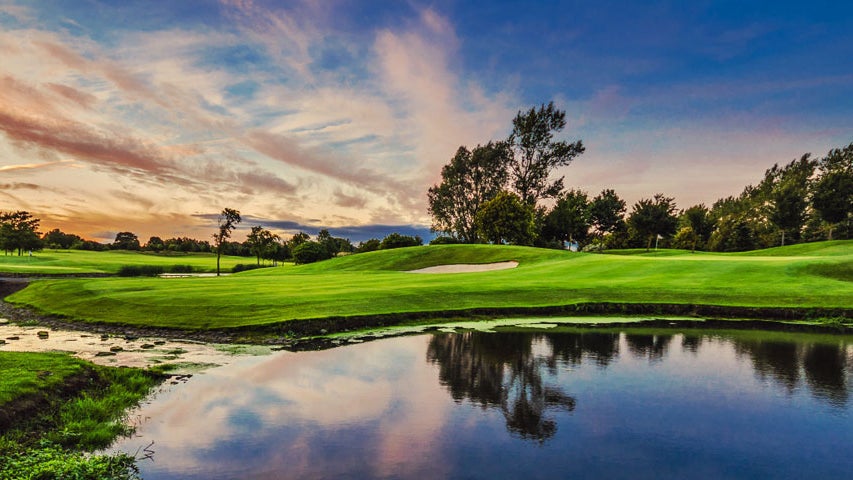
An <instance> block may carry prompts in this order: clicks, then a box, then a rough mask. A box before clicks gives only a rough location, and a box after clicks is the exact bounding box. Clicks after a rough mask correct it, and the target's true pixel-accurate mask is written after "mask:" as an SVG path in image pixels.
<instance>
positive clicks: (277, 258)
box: [269, 239, 292, 266]
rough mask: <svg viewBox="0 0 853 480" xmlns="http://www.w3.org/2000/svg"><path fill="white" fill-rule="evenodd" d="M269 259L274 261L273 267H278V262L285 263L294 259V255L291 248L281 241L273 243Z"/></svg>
mask: <svg viewBox="0 0 853 480" xmlns="http://www.w3.org/2000/svg"><path fill="white" fill-rule="evenodd" d="M269 258H270V259H271V260H272V261H273V265H276V266H277V265H278V262H284V261H286V260H288V259H289V258H292V253H291V251H290V247H288V246H287V242H283V241H281V239H278V240H276V241H275V242H273V244H272V245H271V246H270V249H269Z"/></svg>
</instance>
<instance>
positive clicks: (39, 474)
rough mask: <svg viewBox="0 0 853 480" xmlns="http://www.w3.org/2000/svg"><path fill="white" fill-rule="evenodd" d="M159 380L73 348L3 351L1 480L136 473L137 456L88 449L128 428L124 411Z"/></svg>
mask: <svg viewBox="0 0 853 480" xmlns="http://www.w3.org/2000/svg"><path fill="white" fill-rule="evenodd" d="M157 381H158V380H157V379H156V378H155V377H154V376H152V375H150V374H147V373H145V372H143V371H141V370H137V369H129V368H120V369H118V368H109V367H99V366H95V365H92V364H90V363H88V362H85V361H83V360H80V359H77V358H73V357H71V356H69V355H67V354H61V353H22V352H0V412H2V414H0V427H2V428H0V433H2V435H0V458H2V459H3V461H2V462H0V479H4V480H5V479H29V478H40V479H41V478H77V479H105V478H137V475H136V473H137V470H136V466H135V461H134V459H133V458H132V457H130V456H127V455H123V454H119V455H112V456H110V455H90V454H88V453H85V452H86V451H90V450H93V449H98V448H104V447H106V446H108V445H109V444H110V443H111V442H112V441H113V440H114V439H115V438H116V436H118V435H122V434H126V433H128V430H129V429H128V427H127V426H126V425H125V424H124V423H123V421H122V420H123V418H124V415H125V411H126V410H127V409H128V408H130V407H132V406H134V405H136V404H137V403H138V402H139V401H140V400H141V399H142V398H143V397H144V396H145V395H146V394H147V393H148V391H149V390H150V389H151V388H152V387H153V386H154V385H155V384H156V383H157Z"/></svg>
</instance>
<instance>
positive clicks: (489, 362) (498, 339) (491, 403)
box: [426, 331, 850, 442]
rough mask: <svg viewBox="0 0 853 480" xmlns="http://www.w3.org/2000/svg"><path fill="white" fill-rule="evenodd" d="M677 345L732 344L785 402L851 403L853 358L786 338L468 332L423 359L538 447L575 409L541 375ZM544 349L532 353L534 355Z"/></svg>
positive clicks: (464, 396)
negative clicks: (791, 398)
mask: <svg viewBox="0 0 853 480" xmlns="http://www.w3.org/2000/svg"><path fill="white" fill-rule="evenodd" d="M753 336H754V335H753ZM676 337H680V342H679V343H680V346H681V352H683V353H689V354H692V355H698V354H699V353H700V351H701V350H702V346H703V345H704V344H719V343H721V342H722V343H724V344H731V346H732V347H733V349H734V352H735V354H736V355H737V356H739V357H746V358H748V359H749V360H750V362H751V365H752V368H753V369H754V372H755V375H756V376H757V377H758V378H759V379H761V380H762V381H766V382H770V383H772V384H775V385H777V386H778V387H781V388H782V389H783V390H784V391H785V392H787V393H788V394H792V393H793V392H794V391H796V390H797V389H798V388H801V387H803V386H805V387H806V388H807V389H808V390H809V392H810V393H811V395H812V396H813V397H814V398H815V399H817V400H820V401H824V402H827V403H828V404H830V405H833V406H836V407H844V406H845V405H846V404H847V401H848V399H849V389H850V385H849V383H848V376H849V374H848V370H849V369H850V366H849V363H850V355H849V353H848V347H847V345H846V344H845V343H843V342H836V343H797V342H794V341H791V339H790V338H789V339H787V340H756V339H752V338H749V337H747V338H739V337H738V336H734V337H722V336H720V335H719V334H701V335H700V334H691V333H686V334H673V333H633V332H632V333H618V332H607V331H603V332H602V331H598V332H596V331H592V332H590V331H586V332H584V331H577V332H560V333H518V332H514V333H500V334H482V333H479V332H467V333H461V334H436V335H435V336H433V338H432V339H431V340H430V342H429V346H428V347H427V355H426V357H427V361H429V362H430V363H433V364H435V365H438V367H439V382H440V383H441V385H443V386H445V387H446V388H447V389H448V390H449V392H450V395H451V396H452V397H453V399H454V400H455V401H457V402H461V401H463V400H468V401H470V402H473V403H475V404H477V405H479V406H480V407H482V408H483V409H486V408H496V409H499V410H500V411H501V413H502V414H503V416H504V418H505V419H506V428H507V430H508V431H509V432H510V433H511V434H514V435H517V436H519V437H521V438H523V439H533V440H538V441H540V442H542V441H545V440H548V439H549V438H551V437H553V436H554V434H555V432H556V430H557V424H556V422H555V421H554V420H553V419H552V418H550V417H549V410H563V411H569V412H570V411H572V410H574V409H575V406H576V403H577V400H576V399H575V397H573V396H571V395H568V394H566V393H565V392H564V391H563V390H562V389H561V388H560V387H559V386H555V385H549V384H547V382H546V381H545V380H544V377H543V375H545V374H546V373H547V374H550V375H556V374H557V373H558V367H559V366H569V367H572V366H579V365H582V364H583V363H584V362H591V363H593V364H595V365H597V366H598V367H601V368H604V369H606V368H607V367H608V365H610V363H611V362H613V361H614V360H615V359H617V358H618V357H619V354H620V349H623V350H627V351H628V352H629V353H630V354H631V356H632V357H633V358H635V359H638V360H648V361H649V362H650V363H655V362H661V361H662V360H663V359H664V358H666V357H667V356H668V354H669V350H670V349H671V348H673V343H674V342H673V340H674V339H675V338H676ZM676 345H678V344H676ZM543 346H544V347H545V349H544V350H542V348H539V349H538V350H539V351H538V352H537V348H535V347H543ZM674 348H678V347H677V346H675V347H674Z"/></svg>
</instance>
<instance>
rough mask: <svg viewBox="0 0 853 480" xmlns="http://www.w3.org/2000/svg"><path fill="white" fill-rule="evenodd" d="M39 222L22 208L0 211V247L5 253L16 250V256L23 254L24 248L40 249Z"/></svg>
mask: <svg viewBox="0 0 853 480" xmlns="http://www.w3.org/2000/svg"><path fill="white" fill-rule="evenodd" d="M40 222H41V220H40V219H38V218H35V217H33V215H32V214H31V213H30V212H26V211H23V210H18V211H15V212H0V248H2V249H3V251H4V252H6V253H7V254H8V253H9V252H14V251H15V250H17V251H18V256H21V255H23V252H24V250H30V251H32V250H41V248H42V241H41V236H40V235H41V234H40V233H39V232H38V228H39V223H40Z"/></svg>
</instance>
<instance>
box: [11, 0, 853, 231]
mask: <svg viewBox="0 0 853 480" xmlns="http://www.w3.org/2000/svg"><path fill="white" fill-rule="evenodd" d="M549 101H554V102H555V104H556V106H557V107H558V108H560V109H562V110H565V112H566V119H567V126H566V128H565V129H564V130H563V131H562V132H560V133H559V134H558V135H557V138H558V139H560V140H567V141H575V140H581V141H583V143H584V145H585V146H586V152H585V153H584V154H583V155H581V156H579V157H578V158H577V159H576V160H575V161H574V162H573V163H572V164H571V165H569V166H568V167H565V168H561V169H560V170H559V171H557V172H555V175H557V176H560V175H564V176H565V184H566V186H567V187H569V188H575V189H581V190H584V191H586V192H588V193H589V194H590V196H594V195H596V194H597V193H598V192H600V191H601V190H602V189H604V188H612V189H614V190H616V192H617V193H618V194H619V195H620V196H621V197H622V198H623V199H625V200H626V201H627V202H628V204H629V209H630V205H632V204H633V203H634V202H636V201H637V200H639V199H641V198H647V197H651V196H653V195H654V194H655V193H664V194H666V195H668V196H671V197H674V198H675V200H676V203H677V205H678V206H679V207H680V208H687V207H689V206H691V205H694V204H697V203H705V204H706V205H711V204H712V203H713V202H714V201H715V200H717V199H719V198H722V197H726V196H729V195H737V194H738V193H740V191H741V190H742V189H743V187H744V186H746V185H748V184H754V183H757V182H758V181H760V179H761V177H762V176H763V173H764V171H765V170H766V169H767V168H769V167H771V166H772V165H773V164H775V163H779V164H784V163H787V162H790V161H791V160H794V159H795V158H798V157H800V156H801V155H803V154H804V153H812V154H813V155H814V156H816V157H822V156H824V155H826V153H827V152H828V151H829V150H830V149H832V148H838V147H843V146H845V145H847V144H849V143H851V142H853V2H839V1H832V2H822V1H811V2H800V1H797V2H788V1H772V2H770V1H767V2H753V1H731V2H724V1H701V0H697V1H690V2H681V1H672V2H647V1H622V2H610V1H597V2H588V1H580V0H578V1H542V2H529V1H518V2H514V1H500V0H491V1H483V2H481V1H462V0H458V1H454V0H433V1H423V2H421V1H417V0H411V1H404V0H400V1H379V0H376V1H354V0H353V1H349V0H322V1H321V0H303V1H295V0H294V1H263V0H255V1H253V0H220V1H214V0H180V1H161V0H156V1H121V2H116V1H106V0H104V1H100V0H76V1H69V0H53V1H51V0H43V1H38V2H31V1H20V2H17V1H9V0H0V211H10V210H27V211H30V212H32V213H33V214H34V215H35V216H37V217H39V218H41V227H42V228H41V229H42V231H47V230H49V229H52V228H60V229H62V230H63V231H65V232H69V233H76V234H78V235H81V236H83V237H85V238H88V239H94V240H99V241H105V242H111V241H112V240H113V239H114V238H115V234H116V233H117V232H119V231H131V232H134V233H136V234H137V235H138V236H139V238H140V240H141V241H143V243H144V242H145V241H146V240H147V239H148V237H149V236H153V235H157V236H160V237H162V238H169V237H173V236H190V237H194V238H209V237H210V235H211V234H212V231H213V230H214V229H215V226H216V216H217V214H218V212H220V211H221V210H222V209H223V208H225V207H228V208H235V209H237V210H239V211H240V212H241V213H242V215H243V218H244V221H243V223H242V224H241V230H239V231H238V233H237V234H236V235H235V238H240V237H241V236H244V235H245V231H246V230H248V228H250V227H251V226H252V225H263V226H265V227H267V228H270V229H272V230H274V231H275V232H276V233H279V234H280V235H282V236H284V237H287V236H289V235H292V234H293V233H295V232H297V231H300V230H302V231H306V232H308V233H310V234H316V232H317V231H318V230H319V229H322V228H326V229H328V230H329V231H330V232H331V233H332V235H334V236H341V237H345V238H350V239H351V240H353V241H354V242H358V241H361V240H364V239H367V238H371V237H376V238H381V237H383V236H384V235H385V234H387V233H390V232H391V231H398V232H401V233H406V234H420V235H422V236H425V237H429V225H430V217H429V214H428V212H427V199H426V192H427V189H428V188H429V187H430V186H431V185H433V184H436V183H438V182H439V181H440V172H441V167H442V166H443V165H445V164H447V163H448V162H449V161H450V159H451V157H452V156H453V154H454V153H455V151H456V150H457V149H458V147H459V146H461V145H465V146H468V147H473V146H476V145H477V144H485V143H486V142H488V141H490V140H498V139H504V138H506V136H507V135H508V134H509V132H510V130H511V128H512V118H513V117H514V116H515V115H516V113H517V112H519V111H520V110H527V109H529V108H531V107H534V106H538V105H541V104H543V103H547V102H549Z"/></svg>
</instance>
